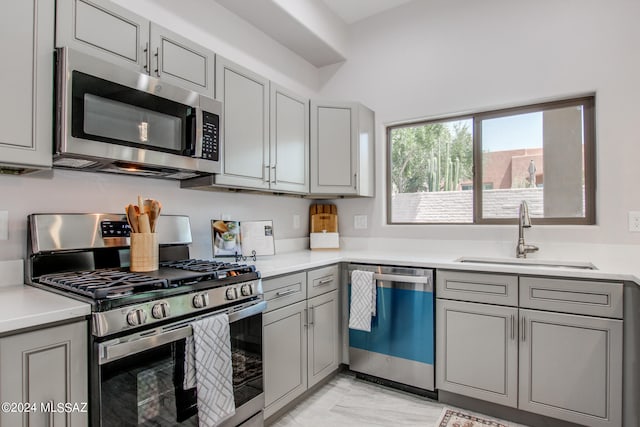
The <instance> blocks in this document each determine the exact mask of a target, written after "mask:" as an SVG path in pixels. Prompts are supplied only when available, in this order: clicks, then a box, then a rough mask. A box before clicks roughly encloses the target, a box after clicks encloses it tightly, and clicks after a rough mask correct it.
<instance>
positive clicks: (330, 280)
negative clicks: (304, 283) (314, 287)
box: [318, 277, 333, 286]
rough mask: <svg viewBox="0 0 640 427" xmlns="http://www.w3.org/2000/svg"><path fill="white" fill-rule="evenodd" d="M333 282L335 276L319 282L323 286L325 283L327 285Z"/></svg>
mask: <svg viewBox="0 0 640 427" xmlns="http://www.w3.org/2000/svg"><path fill="white" fill-rule="evenodd" d="M331 282H333V277H332V278H330V279H322V280H320V281H319V282H318V286H323V285H327V284H329V283H331Z"/></svg>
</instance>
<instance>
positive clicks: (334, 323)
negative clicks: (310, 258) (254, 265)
mask: <svg viewBox="0 0 640 427" xmlns="http://www.w3.org/2000/svg"><path fill="white" fill-rule="evenodd" d="M334 277H335V280H334ZM337 277H338V267H337V265H336V266H331V267H324V268H319V269H316V270H311V271H309V272H299V273H293V274H288V275H285V276H279V277H275V278H269V279H264V280H263V287H264V291H265V300H266V301H267V310H266V312H265V314H264V317H263V334H264V350H263V361H264V390H265V410H264V414H265V418H268V417H270V416H271V415H273V414H274V413H276V412H277V411H278V410H280V409H282V408H283V407H284V406H285V405H287V404H288V403H290V402H291V401H293V400H294V399H295V398H296V397H298V396H300V395H301V394H302V393H304V392H305V391H306V390H307V389H308V388H309V387H312V386H313V385H315V384H317V383H318V382H320V381H321V380H322V379H324V378H326V377H327V376H328V375H329V374H331V373H333V372H334V371H335V370H337V369H338V367H339V365H340V348H341V347H340V346H341V341H340V335H339V333H340V329H339V323H340V322H339V318H338V303H339V291H338V280H337ZM329 279H331V280H332V282H331V283H329V282H325V283H323V285H322V286H321V289H323V291H324V293H321V292H319V291H318V290H317V289H318V288H315V289H316V290H314V291H313V292H317V293H318V295H317V296H314V297H312V298H308V299H307V295H311V293H310V292H309V288H310V289H313V288H314V284H315V285H316V286H317V285H318V283H319V281H322V280H324V281H326V280H329Z"/></svg>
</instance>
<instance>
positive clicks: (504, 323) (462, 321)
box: [436, 299, 518, 408]
mask: <svg viewBox="0 0 640 427" xmlns="http://www.w3.org/2000/svg"><path fill="white" fill-rule="evenodd" d="M436 313H437V325H438V327H437V331H436V339H437V342H436V349H437V360H438V362H437V363H436V367H437V376H436V378H437V387H438V388H439V389H442V390H447V391H450V392H453V393H458V394H462V395H465V396H470V397H474V398H477V399H482V400H488V401H491V402H495V403H499V404H501V405H504V406H511V407H514V408H515V407H517V406H518V337H517V329H516V328H517V323H516V320H517V317H518V309H517V308H515V307H502V306H495V305H488V304H477V303H470V302H462V301H450V300H443V299H438V300H437V302H436Z"/></svg>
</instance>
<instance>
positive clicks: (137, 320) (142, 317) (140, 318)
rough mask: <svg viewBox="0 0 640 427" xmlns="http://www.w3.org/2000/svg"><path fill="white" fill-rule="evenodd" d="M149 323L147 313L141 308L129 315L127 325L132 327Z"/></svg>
mask: <svg viewBox="0 0 640 427" xmlns="http://www.w3.org/2000/svg"><path fill="white" fill-rule="evenodd" d="M146 321H147V313H145V312H144V310H142V309H140V308H136V309H134V310H131V311H130V312H129V313H127V323H128V324H129V325H130V326H139V325H144V324H145V322H146Z"/></svg>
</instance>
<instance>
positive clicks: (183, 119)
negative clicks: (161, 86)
mask: <svg viewBox="0 0 640 427" xmlns="http://www.w3.org/2000/svg"><path fill="white" fill-rule="evenodd" d="M72 93H73V102H72V123H71V133H72V135H73V136H74V137H76V138H83V139H91V140H97V141H102V142H107V143H113V144H118V145H125V146H131V147H136V148H153V150H155V151H164V152H167V153H174V154H180V155H191V154H192V153H191V152H192V151H193V147H191V142H190V141H191V139H192V138H191V136H192V135H191V134H192V132H193V129H192V124H193V123H194V118H195V111H194V109H193V108H191V107H189V106H187V105H183V104H180V103H177V102H174V101H170V100H168V99H165V98H160V97H158V96H155V95H151V94H149V93H147V92H144V91H140V90H137V89H133V88H129V87H126V86H122V85H119V84H116V83H113V82H109V81H107V80H103V79H100V78H97V77H93V76H90V75H87V74H84V73H81V72H79V71H74V72H73V80H72Z"/></svg>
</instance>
